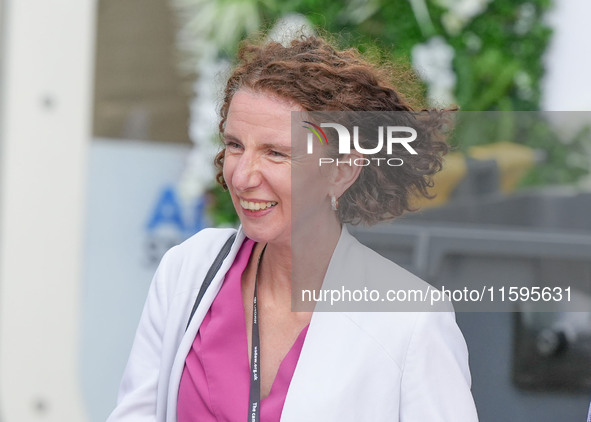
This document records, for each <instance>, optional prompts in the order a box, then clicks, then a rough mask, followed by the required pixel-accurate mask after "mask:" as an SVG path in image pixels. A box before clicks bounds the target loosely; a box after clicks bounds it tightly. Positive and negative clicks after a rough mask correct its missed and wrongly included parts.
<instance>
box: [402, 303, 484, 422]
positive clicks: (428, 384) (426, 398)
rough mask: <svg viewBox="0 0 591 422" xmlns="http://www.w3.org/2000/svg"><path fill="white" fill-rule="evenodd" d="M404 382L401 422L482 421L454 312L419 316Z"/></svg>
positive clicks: (404, 368) (405, 367)
mask: <svg viewBox="0 0 591 422" xmlns="http://www.w3.org/2000/svg"><path fill="white" fill-rule="evenodd" d="M401 382H402V389H401V405H400V421H401V422H424V421H430V422H436V421H437V422H477V421H478V415H477V413H476V407H475V405H474V400H473V398H472V394H471V392H470V384H471V378H470V370H469V367H468V350H467V347H466V343H465V341H464V337H463V336H462V333H461V332H460V329H459V327H458V326H457V324H456V322H455V315H454V313H453V312H426V313H422V314H419V316H418V317H417V320H416V325H415V329H414V331H413V334H412V336H411V339H410V342H409V347H408V350H407V355H406V358H405V364H404V367H403V374H402V381H401Z"/></svg>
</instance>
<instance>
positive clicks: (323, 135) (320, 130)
mask: <svg viewBox="0 0 591 422" xmlns="http://www.w3.org/2000/svg"><path fill="white" fill-rule="evenodd" d="M304 123H307V124H309V125H310V126H312V127H309V126H304V128H306V129H310V130H311V131H312V132H314V135H316V137H317V138H318V140H319V141H320V143H321V144H322V143H323V142H322V138H324V142H326V145H328V138H327V137H326V134H325V133H324V131H323V130H322V129H321V128H320V126H318V125H315V124H314V123H312V122H308V121H305V120H304ZM318 132H320V133H318ZM321 134H322V137H320V135H321Z"/></svg>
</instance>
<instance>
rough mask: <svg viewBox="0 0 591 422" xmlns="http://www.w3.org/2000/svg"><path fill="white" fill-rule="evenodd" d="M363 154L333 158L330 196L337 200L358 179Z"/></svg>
mask: <svg viewBox="0 0 591 422" xmlns="http://www.w3.org/2000/svg"><path fill="white" fill-rule="evenodd" d="M364 161H366V160H364V159H363V154H360V153H358V152H357V151H355V152H351V153H350V154H346V155H343V156H342V157H338V158H335V164H334V165H333V171H332V174H331V177H330V183H331V194H332V195H335V196H336V197H337V198H338V197H340V196H342V195H343V193H345V191H346V190H347V189H349V187H350V186H351V185H352V184H353V183H355V180H357V178H358V177H359V174H360V173H361V169H362V167H363V164H364Z"/></svg>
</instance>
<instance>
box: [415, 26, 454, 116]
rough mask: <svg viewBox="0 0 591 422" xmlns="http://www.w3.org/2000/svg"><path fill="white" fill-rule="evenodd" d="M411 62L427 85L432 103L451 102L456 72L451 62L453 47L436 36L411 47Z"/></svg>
mask: <svg viewBox="0 0 591 422" xmlns="http://www.w3.org/2000/svg"><path fill="white" fill-rule="evenodd" d="M411 54H412V63H413V66H414V68H415V69H416V71H417V72H418V74H419V75H420V76H421V78H422V79H423V80H424V81H425V83H426V84H427V87H428V97H429V100H430V102H431V103H432V104H434V105H439V106H445V105H449V104H451V103H453V102H454V101H455V100H454V95H453V92H454V88H455V85H456V74H455V73H454V71H453V67H452V62H453V58H454V54H455V52H454V49H453V48H452V47H451V46H449V45H448V44H447V43H446V42H445V40H444V39H443V37H440V36H436V37H432V38H431V39H429V40H428V41H427V42H426V43H423V44H417V45H415V46H414V47H413V49H412V53H411Z"/></svg>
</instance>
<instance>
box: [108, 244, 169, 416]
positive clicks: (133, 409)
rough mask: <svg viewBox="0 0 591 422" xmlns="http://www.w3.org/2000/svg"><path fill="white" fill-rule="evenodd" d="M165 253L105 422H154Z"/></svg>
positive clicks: (164, 298) (165, 306) (166, 278)
mask: <svg viewBox="0 0 591 422" xmlns="http://www.w3.org/2000/svg"><path fill="white" fill-rule="evenodd" d="M174 249H175V248H173V249H171V250H170V251H168V252H167V253H166V254H165V255H164V257H163V258H162V261H161V263H160V265H159V266H158V269H157V270H156V273H155V274H154V278H153V280H152V284H151V285H150V289H149V291H148V297H147V299H146V303H145V305H144V309H143V311H142V315H141V318H140V323H139V326H138V328H137V331H136V335H135V338H134V341H133V346H132V348H131V352H130V355H129V359H128V362H127V366H126V368H125V371H124V373H123V378H122V381H121V385H120V388H119V395H118V397H117V406H116V407H115V409H114V410H113V412H112V413H111V415H110V416H109V418H108V419H107V422H155V421H156V420H157V406H156V403H157V398H158V379H159V374H160V366H161V359H162V345H163V335H164V328H165V324H166V315H167V309H168V297H169V292H168V290H169V289H170V285H169V282H170V281H172V280H174V278H173V277H172V276H171V275H170V271H171V265H170V261H171V253H172V251H173V250H174Z"/></svg>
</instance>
